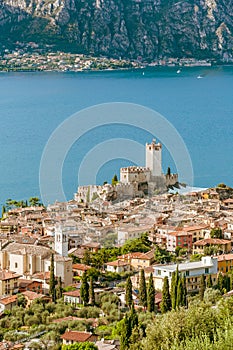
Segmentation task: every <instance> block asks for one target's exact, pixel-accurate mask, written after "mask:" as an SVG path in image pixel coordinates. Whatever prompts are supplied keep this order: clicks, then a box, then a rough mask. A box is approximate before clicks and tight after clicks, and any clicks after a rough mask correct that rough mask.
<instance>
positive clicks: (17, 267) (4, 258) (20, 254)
mask: <svg viewBox="0 0 233 350" xmlns="http://www.w3.org/2000/svg"><path fill="white" fill-rule="evenodd" d="M51 254H52V251H51V250H50V249H49V248H47V247H42V246H39V245H38V246H37V245H31V244H20V243H10V244H8V245H7V246H6V247H4V248H2V249H1V250H0V269H2V270H4V269H6V270H9V271H12V272H15V273H17V274H19V275H21V276H22V277H23V278H28V279H32V278H33V275H35V274H37V273H40V272H49V271H50V259H51ZM54 270H55V275H56V276H57V277H61V279H62V282H63V285H64V286H67V285H69V284H71V283H72V279H73V272H72V259H71V258H67V257H63V256H61V255H59V254H54Z"/></svg>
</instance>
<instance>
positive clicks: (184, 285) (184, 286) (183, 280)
mask: <svg viewBox="0 0 233 350" xmlns="http://www.w3.org/2000/svg"><path fill="white" fill-rule="evenodd" d="M181 280H182V286H183V300H182V304H181V305H182V306H186V307H187V306H188V301H187V286H186V277H185V275H183V277H182V279H181Z"/></svg>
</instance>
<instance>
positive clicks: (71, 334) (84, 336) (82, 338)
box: [61, 331, 92, 343]
mask: <svg viewBox="0 0 233 350" xmlns="http://www.w3.org/2000/svg"><path fill="white" fill-rule="evenodd" d="M91 336H92V333H88V332H78V331H66V332H65V333H64V334H63V335H62V336H61V338H62V339H65V340H73V341H76V342H80V343H83V342H86V341H88V339H89V338H90V337H91Z"/></svg>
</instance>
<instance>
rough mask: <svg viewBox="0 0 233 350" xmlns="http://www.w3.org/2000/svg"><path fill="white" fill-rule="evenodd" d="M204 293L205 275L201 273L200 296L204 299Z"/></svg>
mask: <svg viewBox="0 0 233 350" xmlns="http://www.w3.org/2000/svg"><path fill="white" fill-rule="evenodd" d="M204 293H205V276H204V275H201V278H200V286H199V296H200V299H201V300H203V299H204Z"/></svg>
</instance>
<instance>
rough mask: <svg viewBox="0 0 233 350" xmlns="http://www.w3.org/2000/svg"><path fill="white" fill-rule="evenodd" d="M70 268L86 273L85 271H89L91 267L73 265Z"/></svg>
mask: <svg viewBox="0 0 233 350" xmlns="http://www.w3.org/2000/svg"><path fill="white" fill-rule="evenodd" d="M72 268H73V270H81V271H87V270H89V269H91V266H88V265H85V264H73V265H72Z"/></svg>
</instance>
